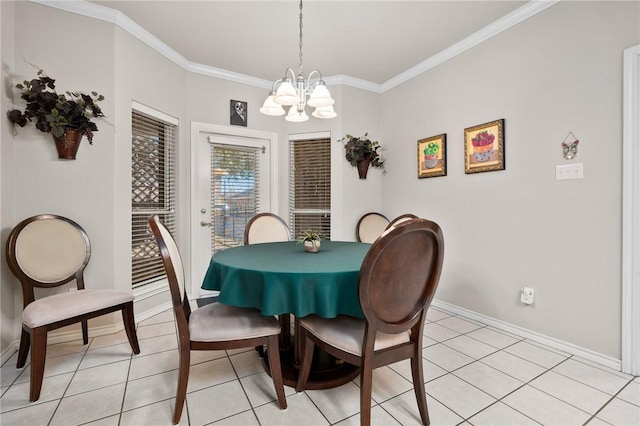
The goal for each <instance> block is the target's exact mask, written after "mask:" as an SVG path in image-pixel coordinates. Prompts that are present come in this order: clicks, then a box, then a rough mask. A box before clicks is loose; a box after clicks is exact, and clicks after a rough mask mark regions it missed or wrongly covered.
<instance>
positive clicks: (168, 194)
mask: <svg viewBox="0 0 640 426" xmlns="http://www.w3.org/2000/svg"><path fill="white" fill-rule="evenodd" d="M131 134H132V138H131V272H132V286H133V288H136V287H140V286H142V285H145V284H150V283H152V282H155V281H158V280H159V279H162V278H163V277H164V275H165V272H164V267H163V265H162V258H161V256H160V252H159V250H158V247H157V245H156V243H155V240H154V238H153V235H151V231H150V230H149V225H148V222H147V221H148V219H149V216H152V215H158V217H159V218H160V221H161V222H162V223H163V224H165V226H166V227H167V228H168V229H169V230H170V231H171V233H172V234H173V235H174V237H175V235H176V234H175V232H176V215H175V201H176V195H175V145H176V134H177V126H176V125H173V124H170V123H166V122H164V121H162V120H158V119H155V118H153V117H150V116H148V115H146V114H142V113H139V112H137V111H133V112H132V115H131Z"/></svg>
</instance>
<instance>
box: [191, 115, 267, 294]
mask: <svg viewBox="0 0 640 426" xmlns="http://www.w3.org/2000/svg"><path fill="white" fill-rule="evenodd" d="M191 141H192V159H191V165H192V172H191V222H190V233H191V277H192V280H191V283H192V284H191V289H190V290H191V291H190V294H191V297H199V296H201V295H204V294H205V292H204V291H203V290H201V289H200V281H201V279H202V277H204V275H205V273H206V271H207V268H208V266H209V261H210V259H211V256H212V255H213V253H214V252H215V251H217V250H220V249H224V247H232V246H234V245H238V244H241V241H242V235H243V233H244V225H243V223H242V222H243V220H245V221H246V220H248V218H249V217H250V216H252V215H253V213H252V211H253V212H255V211H256V210H259V211H275V210H277V206H278V197H277V189H278V185H277V178H278V177H277V176H278V175H277V171H278V167H277V156H278V154H277V135H276V134H275V133H269V132H259V131H255V130H248V129H241V128H240V129H239V128H236V127H227V126H217V125H210V124H205V123H192V125H191ZM221 159H222V163H221V162H220V160H221ZM250 210H252V211H250Z"/></svg>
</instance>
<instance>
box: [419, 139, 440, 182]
mask: <svg viewBox="0 0 640 426" xmlns="http://www.w3.org/2000/svg"><path fill="white" fill-rule="evenodd" d="M446 175H447V134H446V133H443V134H441V135H436V136H431V137H430V138H425V139H420V140H418V178H419V179H422V178H429V177H436V176H446Z"/></svg>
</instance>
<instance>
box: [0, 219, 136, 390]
mask: <svg viewBox="0 0 640 426" xmlns="http://www.w3.org/2000/svg"><path fill="white" fill-rule="evenodd" d="M6 256H7V262H8V264H9V269H10V270H11V272H13V274H14V275H15V276H16V278H18V280H20V284H21V285H22V300H23V304H24V309H23V311H22V336H21V337H20V349H19V350H18V362H17V367H18V368H22V367H24V365H25V363H26V361H27V354H28V353H29V349H31V379H30V380H31V383H30V390H29V400H30V401H32V402H33V401H37V400H38V398H39V397H40V390H41V388H42V381H43V377H44V366H45V360H46V357H47V333H48V332H49V331H51V330H55V329H58V328H61V327H65V326H67V325H71V324H76V323H81V326H82V341H83V342H84V344H85V345H86V344H87V343H89V332H88V326H87V320H88V319H91V318H95V317H98V316H102V315H105V314H108V313H111V312H117V311H121V312H122V320H123V322H124V328H125V330H126V333H127V338H128V339H129V344H130V345H131V348H132V349H133V352H134V353H136V354H138V353H140V347H139V345H138V337H137V335H136V324H135V321H134V315H133V294H132V293H131V292H128V291H116V290H107V289H85V286H84V269H85V267H86V266H87V264H88V263H89V258H90V257H91V244H90V242H89V236H88V235H87V233H86V232H85V230H84V229H82V227H81V226H80V225H78V224H77V223H76V222H74V221H73V220H71V219H68V218H66V217H63V216H58V215H54V214H41V215H37V216H33V217H30V218H27V219H25V220H23V221H22V222H20V223H19V224H17V225H16V226H15V227H14V228H13V229H12V230H11V232H10V233H9V238H8V239H7V247H6ZM72 281H75V285H76V287H75V289H76V290H77V291H65V292H63V293H56V294H53V295H50V296H46V297H39V298H38V299H36V298H35V294H34V288H36V287H39V288H53V287H58V286H62V285H64V284H67V283H70V282H72Z"/></svg>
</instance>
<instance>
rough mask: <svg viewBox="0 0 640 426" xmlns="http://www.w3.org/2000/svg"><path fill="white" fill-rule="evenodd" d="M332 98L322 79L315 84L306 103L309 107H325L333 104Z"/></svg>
mask: <svg viewBox="0 0 640 426" xmlns="http://www.w3.org/2000/svg"><path fill="white" fill-rule="evenodd" d="M334 102H335V101H334V100H333V98H332V97H331V93H329V89H327V86H326V85H325V84H324V81H322V80H320V81H319V82H318V84H317V85H316V87H315V89H313V92H311V97H310V98H309V101H308V102H307V104H308V105H309V106H311V107H314V108H315V107H326V106H330V105H333V104H334Z"/></svg>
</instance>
